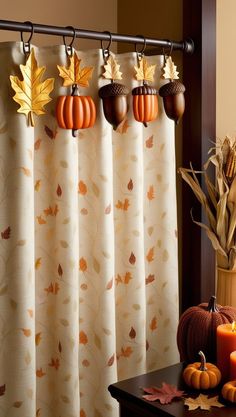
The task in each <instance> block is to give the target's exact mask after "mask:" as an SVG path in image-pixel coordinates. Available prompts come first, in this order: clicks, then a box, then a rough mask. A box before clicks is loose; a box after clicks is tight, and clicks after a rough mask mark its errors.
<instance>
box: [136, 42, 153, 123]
mask: <svg viewBox="0 0 236 417" xmlns="http://www.w3.org/2000/svg"><path fill="white" fill-rule="evenodd" d="M145 48H146V40H145V38H144V47H143V49H142V51H140V52H138V51H137V47H136V45H135V51H136V53H137V60H138V66H134V69H135V71H136V74H135V78H136V80H137V81H142V82H143V85H141V86H138V87H135V88H134V89H133V90H132V95H133V113H134V117H135V120H137V121H138V122H141V123H143V125H144V126H145V127H147V122H151V121H152V120H155V119H156V118H157V115H158V99H157V90H156V89H155V88H154V87H151V86H149V85H148V81H150V82H153V77H154V73H155V69H156V65H148V62H147V60H146V58H145V57H144V50H145Z"/></svg>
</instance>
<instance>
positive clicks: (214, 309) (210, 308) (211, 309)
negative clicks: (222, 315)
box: [207, 295, 219, 313]
mask: <svg viewBox="0 0 236 417" xmlns="http://www.w3.org/2000/svg"><path fill="white" fill-rule="evenodd" d="M207 311H209V312H210V313H217V312H218V311H219V309H218V307H217V305H216V296H215V295H212V296H211V298H210V301H209V303H208V306H207Z"/></svg>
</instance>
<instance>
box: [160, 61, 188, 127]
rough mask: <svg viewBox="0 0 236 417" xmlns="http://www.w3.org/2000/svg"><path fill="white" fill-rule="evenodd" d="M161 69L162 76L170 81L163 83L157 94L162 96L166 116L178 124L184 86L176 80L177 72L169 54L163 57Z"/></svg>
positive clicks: (183, 104) (182, 103)
mask: <svg viewBox="0 0 236 417" xmlns="http://www.w3.org/2000/svg"><path fill="white" fill-rule="evenodd" d="M163 70H164V74H163V78H165V79H169V80H170V82H169V83H167V84H164V85H163V86H162V87H161V88H160V90H159V94H160V96H161V97H162V98H163V103H164V109H165V112H166V115H167V117H169V119H172V120H174V121H175V123H176V124H178V123H179V120H180V119H181V117H182V116H183V113H184V109H185V100H184V92H185V86H184V85H183V84H182V83H181V82H180V81H178V79H179V76H178V74H179V73H178V71H177V67H176V65H175V64H174V62H173V61H172V58H171V56H170V55H169V56H168V58H166V59H165V66H164V68H163Z"/></svg>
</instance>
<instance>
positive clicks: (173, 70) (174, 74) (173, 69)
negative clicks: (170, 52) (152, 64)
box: [163, 56, 179, 81]
mask: <svg viewBox="0 0 236 417" xmlns="http://www.w3.org/2000/svg"><path fill="white" fill-rule="evenodd" d="M163 70H164V74H163V78H165V79H166V80H171V81H173V80H178V79H179V73H178V71H177V66H176V65H175V64H174V62H173V61H172V58H171V56H168V58H167V59H166V62H165V66H164V68H163Z"/></svg>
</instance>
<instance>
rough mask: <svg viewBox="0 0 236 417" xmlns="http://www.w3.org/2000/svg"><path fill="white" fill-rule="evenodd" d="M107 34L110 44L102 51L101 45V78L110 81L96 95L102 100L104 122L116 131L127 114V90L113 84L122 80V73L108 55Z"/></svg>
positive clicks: (122, 86) (124, 87)
mask: <svg viewBox="0 0 236 417" xmlns="http://www.w3.org/2000/svg"><path fill="white" fill-rule="evenodd" d="M108 33H109V35H110V42H109V45H108V46H107V48H106V49H104V48H103V45H102V43H101V45H102V51H103V58H104V62H105V65H104V70H105V72H104V73H103V74H102V76H103V77H104V78H106V79H107V80H111V84H106V85H104V86H103V87H101V88H100V89H99V92H98V95H99V97H100V98H101V99H102V103H103V112H104V116H105V118H106V120H107V121H108V122H109V123H110V124H111V125H112V126H113V129H114V130H116V129H117V127H118V126H119V124H120V123H121V122H122V121H123V120H124V119H125V116H126V114H127V112H128V101H127V95H128V93H129V90H128V88H127V87H126V86H125V85H123V84H120V83H117V82H115V80H122V72H121V71H120V65H119V64H118V63H117V61H116V59H115V58H114V56H112V55H111V54H110V50H109V48H110V45H111V42H112V35H111V33H110V32H108Z"/></svg>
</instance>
